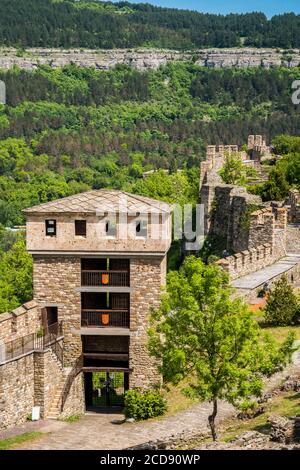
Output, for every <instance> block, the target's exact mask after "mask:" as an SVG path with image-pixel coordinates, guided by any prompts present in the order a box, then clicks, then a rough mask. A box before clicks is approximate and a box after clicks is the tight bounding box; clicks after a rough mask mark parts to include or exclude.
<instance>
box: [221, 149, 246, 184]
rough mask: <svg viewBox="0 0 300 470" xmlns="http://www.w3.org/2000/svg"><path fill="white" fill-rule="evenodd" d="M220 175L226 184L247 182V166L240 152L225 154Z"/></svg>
mask: <svg viewBox="0 0 300 470" xmlns="http://www.w3.org/2000/svg"><path fill="white" fill-rule="evenodd" d="M220 176H221V178H222V179H223V181H224V183H226V184H234V185H243V184H245V183H246V167H245V165H244V164H243V161H242V158H241V155H240V154H239V153H230V154H228V155H226V156H225V162H224V165H223V167H222V168H221V170H220Z"/></svg>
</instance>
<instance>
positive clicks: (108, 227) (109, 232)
mask: <svg viewBox="0 0 300 470" xmlns="http://www.w3.org/2000/svg"><path fill="white" fill-rule="evenodd" d="M105 232H106V236H108V237H116V236H117V224H116V222H115V221H114V220H108V221H107V222H106V224H105Z"/></svg>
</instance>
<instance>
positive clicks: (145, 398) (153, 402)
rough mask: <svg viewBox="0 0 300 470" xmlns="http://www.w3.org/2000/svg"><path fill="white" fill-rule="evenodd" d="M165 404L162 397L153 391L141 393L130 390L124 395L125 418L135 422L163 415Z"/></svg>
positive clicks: (165, 408)
mask: <svg viewBox="0 0 300 470" xmlns="http://www.w3.org/2000/svg"><path fill="white" fill-rule="evenodd" d="M166 410H167V403H166V400H165V399H164V398H163V396H162V395H161V394H160V393H159V392H157V391H154V390H147V391H145V392H142V391H140V390H136V389H132V390H128V391H127V392H126V393H125V416H126V418H134V419H135V420H137V421H139V420H143V419H148V418H153V417H155V416H161V415H163V414H164V413H165V412H166Z"/></svg>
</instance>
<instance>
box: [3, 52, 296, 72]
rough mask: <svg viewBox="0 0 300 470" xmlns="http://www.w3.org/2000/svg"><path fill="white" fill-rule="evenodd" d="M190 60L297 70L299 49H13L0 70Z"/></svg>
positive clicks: (145, 65) (143, 66)
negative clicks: (14, 67)
mask: <svg viewBox="0 0 300 470" xmlns="http://www.w3.org/2000/svg"><path fill="white" fill-rule="evenodd" d="M176 60H181V61H188V60H192V61H193V62H195V63H196V64H198V65H201V66H203V67H216V68H220V67H239V68H246V67H259V66H262V67H265V68H270V67H272V66H279V65H284V66H287V67H297V66H298V65H299V64H300V50H299V49H297V50H293V51H289V52H288V53H287V52H285V51H283V50H278V49H276V50H274V49H250V48H245V49H202V50H198V51H192V52H190V51H187V52H180V51H170V50H160V49H137V50H126V49H114V50H88V49H80V50H79V49H72V50H60V49H27V50H26V51H25V52H24V53H23V52H22V53H20V51H17V50H15V49H11V48H7V49H0V68H5V69H9V68H11V67H13V66H14V65H16V66H18V67H20V68H24V69H34V68H36V67H37V66H38V65H39V64H47V65H50V66H52V67H61V66H64V65H67V64H70V63H74V64H76V65H78V66H81V67H96V68H97V69H109V68H111V67H114V66H115V65H116V64H127V65H130V66H132V67H134V68H136V69H138V70H146V69H157V68H158V67H159V66H160V65H165V64H166V63H167V62H170V61H176Z"/></svg>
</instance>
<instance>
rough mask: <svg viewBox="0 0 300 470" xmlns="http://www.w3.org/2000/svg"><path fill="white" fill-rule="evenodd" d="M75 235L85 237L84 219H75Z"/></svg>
mask: <svg viewBox="0 0 300 470" xmlns="http://www.w3.org/2000/svg"><path fill="white" fill-rule="evenodd" d="M75 235H78V236H81V237H86V220H75Z"/></svg>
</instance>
